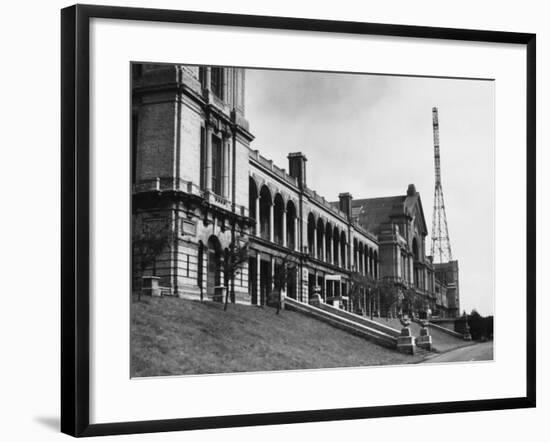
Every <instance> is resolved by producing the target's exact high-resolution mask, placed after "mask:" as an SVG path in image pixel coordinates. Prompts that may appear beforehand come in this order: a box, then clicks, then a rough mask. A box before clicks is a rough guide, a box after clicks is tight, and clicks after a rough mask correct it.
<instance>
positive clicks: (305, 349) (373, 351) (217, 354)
mask: <svg viewBox="0 0 550 442" xmlns="http://www.w3.org/2000/svg"><path fill="white" fill-rule="evenodd" d="M131 331H132V333H131V337H132V338H131V340H132V359H131V360H132V367H131V370H132V376H159V375H178V374H197V373H221V372H238V371H241V372H242V371H271V370H285V369H307V368H329V367H349V366H365V365H380V364H402V363H410V362H417V361H418V360H420V359H422V356H418V355H417V356H409V355H403V354H400V353H397V352H396V351H392V350H388V349H386V348H383V347H380V346H378V345H375V344H373V343H371V342H368V341H366V340H364V339H361V338H359V337H356V336H353V335H351V334H349V333H346V332H344V331H342V330H339V329H336V328H333V327H331V326H330V325H327V324H324V323H322V322H319V321H317V320H315V319H311V318H308V317H306V316H302V315H300V314H298V313H295V312H289V311H282V312H281V313H280V314H279V315H276V314H275V310H274V309H272V308H268V307H266V308H258V307H253V306H243V305H229V307H228V310H227V311H226V312H224V311H223V306H222V305H221V304H217V303H212V302H203V303H200V302H195V301H186V300H181V299H178V298H149V297H148V298H142V301H141V302H137V301H136V300H134V302H133V303H132V330H131Z"/></svg>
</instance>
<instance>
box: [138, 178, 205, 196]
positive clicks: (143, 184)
mask: <svg viewBox="0 0 550 442" xmlns="http://www.w3.org/2000/svg"><path fill="white" fill-rule="evenodd" d="M154 191H157V192H165V191H174V192H185V193H190V194H193V195H198V196H201V197H202V196H204V192H203V191H202V190H201V189H200V187H199V186H197V185H196V184H193V183H192V182H190V181H186V180H182V179H181V178H180V179H177V178H153V179H150V180H144V181H140V182H139V183H136V184H134V186H133V193H143V192H154Z"/></svg>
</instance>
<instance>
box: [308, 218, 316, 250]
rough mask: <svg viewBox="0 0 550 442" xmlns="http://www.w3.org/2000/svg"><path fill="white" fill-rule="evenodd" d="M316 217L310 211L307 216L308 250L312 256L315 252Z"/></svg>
mask: <svg viewBox="0 0 550 442" xmlns="http://www.w3.org/2000/svg"><path fill="white" fill-rule="evenodd" d="M314 244H315V217H314V216H313V213H310V214H309V215H308V217H307V252H308V253H309V255H310V256H314V254H315V247H314Z"/></svg>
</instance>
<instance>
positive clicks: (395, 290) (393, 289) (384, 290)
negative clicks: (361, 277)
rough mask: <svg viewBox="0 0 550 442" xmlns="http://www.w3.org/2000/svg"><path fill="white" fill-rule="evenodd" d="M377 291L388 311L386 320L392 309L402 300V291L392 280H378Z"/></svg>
mask: <svg viewBox="0 0 550 442" xmlns="http://www.w3.org/2000/svg"><path fill="white" fill-rule="evenodd" d="M376 290H377V292H378V294H379V296H380V303H381V304H382V306H383V307H384V310H385V311H386V319H387V318H388V316H389V312H390V309H391V308H392V307H393V306H394V305H396V304H397V303H399V302H400V301H401V300H402V297H401V290H400V287H399V285H398V284H396V283H395V281H393V280H392V279H390V278H382V279H380V280H378V282H377V287H376Z"/></svg>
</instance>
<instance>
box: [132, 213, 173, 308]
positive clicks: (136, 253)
mask: <svg viewBox="0 0 550 442" xmlns="http://www.w3.org/2000/svg"><path fill="white" fill-rule="evenodd" d="M170 239H171V235H170V233H169V231H168V226H167V225H166V223H161V224H160V225H159V223H146V224H143V226H142V229H141V230H139V231H137V232H136V231H134V234H133V236H132V260H133V266H134V268H138V269H139V271H138V275H139V277H140V281H142V279H141V277H142V276H144V273H145V271H146V270H147V269H148V268H149V267H151V266H152V267H153V268H152V275H153V276H155V274H156V272H157V258H158V257H159V255H160V254H161V253H162V252H163V250H164V249H165V248H166V247H168V245H169V244H170ZM142 290H143V287H142V284H141V283H140V288H139V291H138V301H140V300H141V292H142Z"/></svg>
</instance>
